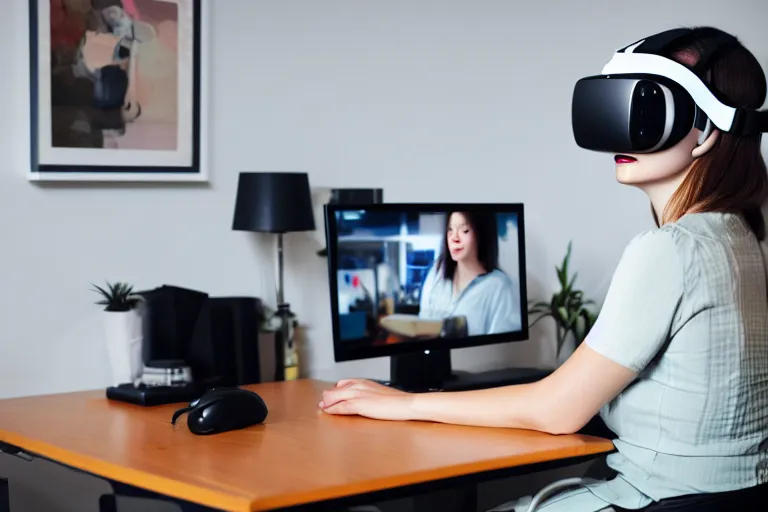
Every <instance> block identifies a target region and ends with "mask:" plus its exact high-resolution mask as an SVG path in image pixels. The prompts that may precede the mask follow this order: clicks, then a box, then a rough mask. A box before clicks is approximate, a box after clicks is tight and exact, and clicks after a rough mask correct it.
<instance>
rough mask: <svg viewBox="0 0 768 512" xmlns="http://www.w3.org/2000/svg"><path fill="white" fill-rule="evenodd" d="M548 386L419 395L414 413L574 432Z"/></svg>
mask: <svg viewBox="0 0 768 512" xmlns="http://www.w3.org/2000/svg"><path fill="white" fill-rule="evenodd" d="M548 387H549V386H548V383H547V382H546V379H544V381H539V382H536V383H532V384H521V385H516V386H505V387H501V388H492V389H482V390H477V391H462V392H439V393H422V394H416V395H414V397H413V400H412V402H411V407H412V414H413V416H414V419H415V420H420V421H434V422H438V423H452V424H459V425H472V426H484V427H505V428H520V429H528V430H538V431H541V432H548V433H552V434H564V433H570V431H573V430H574V426H573V425H572V423H573V422H570V421H567V418H563V417H562V416H561V415H560V414H558V411H556V410H555V404H554V400H552V399H551V398H552V397H548V396H547V388H548ZM576 428H578V427H576Z"/></svg>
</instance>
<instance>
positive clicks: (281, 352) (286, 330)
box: [275, 303, 299, 382]
mask: <svg viewBox="0 0 768 512" xmlns="http://www.w3.org/2000/svg"><path fill="white" fill-rule="evenodd" d="M276 316H277V317H278V318H279V319H280V327H279V328H278V329H277V331H276V332H275V344H276V347H275V356H276V357H275V380H276V381H278V382H281V381H286V380H297V379H298V378H299V353H298V350H297V347H296V340H295V332H296V331H295V328H294V319H295V318H296V315H295V314H294V313H293V312H292V311H291V308H290V305H288V303H282V304H278V306H277V315H276Z"/></svg>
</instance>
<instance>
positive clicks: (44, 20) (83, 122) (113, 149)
mask: <svg viewBox="0 0 768 512" xmlns="http://www.w3.org/2000/svg"><path fill="white" fill-rule="evenodd" d="M201 1H202V0H29V2H30V9H29V12H30V59H31V62H30V64H31V65H30V72H31V76H30V79H31V80H30V86H31V88H30V102H31V104H30V113H31V123H30V126H31V145H30V146H31V169H30V173H29V174H30V176H29V177H30V179H31V180H35V181H63V180H69V181H207V180H208V173H207V166H206V165H205V164H206V162H205V143H206V142H207V138H206V137H205V126H206V121H207V119H206V115H205V114H206V112H207V109H206V102H205V97H204V96H203V95H202V94H201V91H206V90H207V88H206V87H205V86H204V85H205V84H204V83H203V82H204V80H205V78H206V76H207V73H206V72H205V69H204V55H203V53H204V52H203V49H204V45H203V44H202V40H203V38H204V30H205V20H204V19H203V16H202V14H201V11H202V9H201Z"/></svg>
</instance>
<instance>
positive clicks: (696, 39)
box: [651, 27, 768, 240]
mask: <svg viewBox="0 0 768 512" xmlns="http://www.w3.org/2000/svg"><path fill="white" fill-rule="evenodd" d="M722 34H723V32H722V31H720V30H718V29H715V28H711V27H699V28H695V29H694V30H693V34H692V37H691V38H690V39H688V40H687V41H686V43H685V44H684V46H682V47H679V48H674V49H672V51H671V52H670V55H669V58H671V59H673V60H675V61H677V62H679V63H681V64H683V65H685V66H686V67H688V68H690V69H694V66H695V64H696V63H697V62H698V60H699V58H700V56H701V54H702V52H703V48H704V45H706V44H707V42H708V41H711V40H713V39H714V38H715V37H717V36H719V35H722ZM699 77H700V78H702V80H704V81H705V82H706V83H708V84H709V86H710V88H711V89H713V90H714V91H715V92H716V94H717V96H719V99H720V101H722V102H723V103H726V104H727V105H729V106H731V107H737V108H747V109H753V110H756V109H759V108H761V107H762V105H763V102H764V101H765V97H766V79H765V74H764V73H763V69H762V67H761V66H760V63H759V62H758V61H757V59H756V58H755V56H754V55H753V54H752V53H751V52H750V51H749V50H747V49H746V48H745V47H744V46H743V45H741V44H740V43H737V44H735V45H733V46H731V47H730V48H729V49H727V50H725V51H724V52H723V53H722V54H721V55H719V56H718V58H717V60H715V61H714V62H713V63H712V65H711V66H710V67H709V70H704V71H702V72H700V73H699ZM760 139H761V134H759V133H758V134H756V135H750V136H746V137H737V136H734V135H732V134H729V133H725V132H721V133H720V135H719V137H718V139H717V141H716V142H715V144H714V146H713V147H712V149H711V150H710V151H709V152H707V153H706V154H705V155H703V156H701V157H700V158H698V159H697V160H696V161H695V162H694V163H693V166H692V167H691V169H690V170H689V172H688V174H687V175H686V177H685V179H684V180H683V182H682V183H681V184H680V186H679V187H678V189H677V190H676V191H675V193H674V194H673V195H672V197H671V198H670V200H669V203H668V204H667V206H666V208H665V209H664V211H663V212H662V215H661V219H659V218H658V217H657V215H656V213H654V220H655V221H656V224H657V225H659V224H660V223H661V224H665V223H668V222H675V221H677V220H678V219H679V218H680V217H682V216H683V215H685V214H686V213H689V212H708V211H710V212H711V211H716V212H728V213H738V214H741V215H742V216H743V217H744V218H745V220H746V221H747V223H748V224H749V226H750V228H751V229H752V231H753V232H754V233H755V235H756V236H757V238H758V239H759V240H763V239H764V238H765V236H766V227H765V220H764V218H763V215H762V212H761V207H762V206H763V203H764V201H765V200H766V198H767V197H768V171H767V170H766V164H765V160H764V159H763V156H762V153H761V152H760ZM651 211H653V209H651Z"/></svg>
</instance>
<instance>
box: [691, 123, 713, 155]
mask: <svg viewBox="0 0 768 512" xmlns="http://www.w3.org/2000/svg"><path fill="white" fill-rule="evenodd" d="M718 137H720V130H718V129H717V128H715V129H714V130H712V133H710V134H709V137H707V138H706V139H705V140H704V142H702V143H701V144H699V145H698V146H696V147H695V148H693V151H691V156H692V157H693V158H701V157H702V156H704V155H706V154H707V153H709V151H710V150H711V149H712V148H713V147H714V146H715V142H717V139H718Z"/></svg>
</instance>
